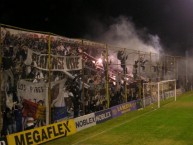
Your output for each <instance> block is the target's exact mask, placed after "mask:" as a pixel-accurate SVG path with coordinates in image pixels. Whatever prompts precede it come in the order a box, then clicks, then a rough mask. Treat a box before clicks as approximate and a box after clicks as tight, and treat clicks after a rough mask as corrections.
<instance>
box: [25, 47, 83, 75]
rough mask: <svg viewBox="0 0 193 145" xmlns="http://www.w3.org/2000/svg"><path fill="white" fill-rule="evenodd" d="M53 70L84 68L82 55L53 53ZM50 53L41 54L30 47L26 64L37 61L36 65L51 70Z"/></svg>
mask: <svg viewBox="0 0 193 145" xmlns="http://www.w3.org/2000/svg"><path fill="white" fill-rule="evenodd" d="M50 57H51V58H50V59H51V62H52V64H51V70H52V71H70V70H80V69H82V56H58V55H51V56H50ZM48 58H49V55H48V54H41V53H38V52H34V51H33V50H31V49H28V54H27V60H26V61H25V64H26V65H30V64H31V63H32V62H34V63H35V65H34V67H36V68H38V69H41V70H45V71H49V67H48Z"/></svg>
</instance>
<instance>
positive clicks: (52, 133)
mask: <svg viewBox="0 0 193 145" xmlns="http://www.w3.org/2000/svg"><path fill="white" fill-rule="evenodd" d="M75 132H76V127H75V125H74V120H73V119H70V120H68V121H62V122H59V123H54V124H51V125H48V126H44V127H39V128H36V129H31V130H27V131H23V132H20V133H14V134H10V135H7V140H8V144H9V145H34V144H41V143H44V142H47V141H50V140H53V139H56V138H59V137H63V136H64V137H65V136H69V135H71V134H74V133H75Z"/></svg>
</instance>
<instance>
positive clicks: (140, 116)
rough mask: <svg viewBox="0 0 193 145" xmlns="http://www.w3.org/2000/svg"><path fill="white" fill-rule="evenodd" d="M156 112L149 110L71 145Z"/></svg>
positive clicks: (76, 144)
mask: <svg viewBox="0 0 193 145" xmlns="http://www.w3.org/2000/svg"><path fill="white" fill-rule="evenodd" d="M156 110H157V109H154V110H151V111H149V112H146V113H144V114H141V115H138V116H136V117H134V118H132V119H130V120H127V121H125V122H123V123H121V124H118V125H116V126H113V127H111V128H108V129H106V130H103V131H101V132H99V133H97V134H95V135H92V136H89V137H87V138H85V139H82V140H80V141H78V142H76V143H74V144H72V145H78V144H79V143H81V142H84V141H86V140H88V139H91V138H93V137H96V136H98V135H101V134H103V133H105V132H108V131H110V130H112V129H114V128H117V127H119V126H121V125H124V124H126V123H128V122H131V121H133V120H135V119H138V118H140V117H142V116H144V115H146V114H149V113H151V112H153V111H156Z"/></svg>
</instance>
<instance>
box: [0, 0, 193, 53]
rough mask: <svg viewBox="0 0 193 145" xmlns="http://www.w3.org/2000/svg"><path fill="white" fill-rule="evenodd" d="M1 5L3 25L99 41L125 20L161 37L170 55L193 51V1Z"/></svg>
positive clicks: (62, 0)
mask: <svg viewBox="0 0 193 145" xmlns="http://www.w3.org/2000/svg"><path fill="white" fill-rule="evenodd" d="M0 2H1V3H0V23H3V24H7V25H12V26H17V27H21V28H26V29H31V30H38V31H46V32H52V33H55V34H58V35H63V36H66V37H70V38H86V39H91V40H96V39H95V38H96V36H97V37H100V35H102V33H104V31H108V29H109V26H111V25H112V24H113V23H114V20H115V19H116V18H118V17H120V16H124V17H126V18H127V19H128V21H130V22H132V23H133V24H134V25H135V28H136V29H137V30H139V31H144V32H145V33H143V34H151V35H157V36H158V37H159V38H160V44H161V45H162V47H163V49H164V50H167V51H168V52H171V53H173V54H175V55H184V54H185V50H191V49H193V0H58V1H57V0H54V1H53V0H52V1H51V0H47V1H46V0H33V1H27V0H26V1H25V2H22V1H17V0H16V1H10V0H0ZM99 25H100V26H101V25H102V29H99V28H98V26H99ZM141 37H142V39H144V41H145V39H146V38H145V37H144V36H141Z"/></svg>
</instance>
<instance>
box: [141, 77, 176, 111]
mask: <svg viewBox="0 0 193 145" xmlns="http://www.w3.org/2000/svg"><path fill="white" fill-rule="evenodd" d="M172 97H173V98H174V100H175V101H176V80H164V81H160V82H150V83H143V106H144V107H146V106H148V105H150V104H155V103H157V105H158V108H160V102H161V101H164V100H168V99H169V98H172Z"/></svg>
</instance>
